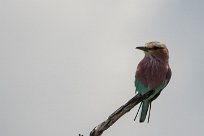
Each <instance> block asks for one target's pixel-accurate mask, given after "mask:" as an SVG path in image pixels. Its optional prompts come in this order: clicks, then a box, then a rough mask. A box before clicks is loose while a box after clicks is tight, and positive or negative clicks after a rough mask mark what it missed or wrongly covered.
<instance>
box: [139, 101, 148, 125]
mask: <svg viewBox="0 0 204 136" xmlns="http://www.w3.org/2000/svg"><path fill="white" fill-rule="evenodd" d="M149 105H150V102H149V101H148V100H144V101H143V102H142V111H141V114H140V122H144V121H145V118H146V116H147V111H148V108H149Z"/></svg>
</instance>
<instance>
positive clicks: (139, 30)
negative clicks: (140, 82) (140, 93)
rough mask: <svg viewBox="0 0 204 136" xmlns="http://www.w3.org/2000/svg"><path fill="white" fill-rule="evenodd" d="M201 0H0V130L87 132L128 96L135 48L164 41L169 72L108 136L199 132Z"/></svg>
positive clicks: (5, 134) (10, 135)
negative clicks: (146, 106) (142, 108)
mask: <svg viewBox="0 0 204 136" xmlns="http://www.w3.org/2000/svg"><path fill="white" fill-rule="evenodd" d="M203 7H204V1H203V0H197V1H192V0H191V1H190V0H154V1H153V0H143V1H141V0H124V1H122V0H56V1H54V0H0V19H1V21H0V93H1V94H0V135H1V136H77V135H78V134H79V133H81V134H84V136H88V135H89V133H90V131H91V130H92V129H93V128H94V127H95V126H96V125H98V124H100V123H101V122H102V121H104V120H106V119H107V117H108V116H109V115H110V114H111V113H112V112H114V111H115V110H116V109H117V108H119V107H120V106H121V105H123V104H124V103H126V102H127V101H128V100H129V99H130V98H132V97H133V96H134V95H135V93H134V90H135V87H134V75H135V71H136V66H137V64H138V63H139V61H140V60H141V59H142V58H143V57H144V54H143V53H142V52H141V51H139V50H135V47H136V46H141V45H143V44H144V43H145V42H148V41H160V42H163V43H165V44H166V45H167V47H168V48H169V52H170V66H171V69H172V73H173V75H172V79H171V81H170V83H169V85H168V86H167V87H166V88H165V89H164V90H163V92H162V94H161V95H160V97H159V98H158V99H157V100H155V101H154V102H153V104H152V110H151V118H150V123H149V124H147V123H143V124H141V123H139V121H138V120H137V121H136V122H134V121H133V119H134V116H135V114H136V111H137V108H138V106H137V107H135V108H134V109H133V110H131V111H130V112H129V113H127V114H125V115H124V116H123V117H122V118H121V119H119V120H118V121H117V122H116V123H115V124H114V125H113V126H112V127H110V128H109V129H108V130H107V131H105V132H104V134H103V136H132V135H139V136H150V135H151V136H164V135H165V136H192V135H195V136H203V135H204V132H203V127H204V116H203V115H204V108H203V103H204V99H203V97H204V90H203V89H202V84H203V83H204V53H203V51H204V44H203V40H204V38H203V36H204V27H203V24H204V14H203V13H204V8H203Z"/></svg>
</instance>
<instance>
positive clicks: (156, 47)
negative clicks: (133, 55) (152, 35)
mask: <svg viewBox="0 0 204 136" xmlns="http://www.w3.org/2000/svg"><path fill="white" fill-rule="evenodd" d="M158 49H163V48H162V47H159V46H153V47H152V48H151V50H158Z"/></svg>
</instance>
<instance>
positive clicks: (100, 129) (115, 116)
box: [90, 90, 153, 136]
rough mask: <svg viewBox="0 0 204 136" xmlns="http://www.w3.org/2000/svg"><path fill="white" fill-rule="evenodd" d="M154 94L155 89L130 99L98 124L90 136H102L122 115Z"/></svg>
mask: <svg viewBox="0 0 204 136" xmlns="http://www.w3.org/2000/svg"><path fill="white" fill-rule="evenodd" d="M152 94H153V90H151V91H149V92H147V93H146V94H145V95H143V96H142V95H140V94H137V95H135V96H134V97H133V98H132V99H130V100H129V101H128V102H127V103H126V104H124V105H122V106H121V107H120V108H119V109H117V110H116V111H115V112H113V113H112V114H111V115H110V116H109V117H108V119H107V120H105V121H104V122H102V123H101V124H99V125H98V126H96V127H95V128H94V129H93V130H92V131H91V133H90V136H101V135H102V133H103V132H104V131H105V130H107V129H108V128H109V127H110V126H112V125H113V124H114V123H115V122H116V121H117V120H118V119H119V118H120V117H122V116H123V115H124V114H125V113H127V112H129V111H130V110H131V109H132V108H133V107H135V106H136V105H137V104H138V103H140V102H141V101H143V100H144V99H146V98H148V97H149V96H150V95H152Z"/></svg>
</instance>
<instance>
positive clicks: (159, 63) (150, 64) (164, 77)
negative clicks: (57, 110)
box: [134, 41, 172, 123]
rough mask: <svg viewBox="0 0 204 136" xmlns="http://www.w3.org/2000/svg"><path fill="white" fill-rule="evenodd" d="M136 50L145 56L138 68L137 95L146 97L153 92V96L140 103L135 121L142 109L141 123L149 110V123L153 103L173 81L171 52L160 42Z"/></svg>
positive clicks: (136, 75)
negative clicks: (170, 62) (171, 80)
mask: <svg viewBox="0 0 204 136" xmlns="http://www.w3.org/2000/svg"><path fill="white" fill-rule="evenodd" d="M136 49H139V50H142V51H144V54H145V56H144V58H143V59H142V60H141V61H140V62H139V64H138V66H137V70H136V74H135V87H136V90H135V93H136V94H137V93H139V94H140V95H144V94H145V93H147V92H149V91H153V94H152V95H150V96H149V97H148V98H146V99H145V100H143V101H142V102H141V103H140V106H139V109H138V111H137V113H136V116H135V119H136V117H137V115H138V112H139V110H140V108H141V107H142V109H141V113H140V119H139V122H140V123H142V122H144V121H145V119H146V116H147V112H148V109H149V116H148V121H147V122H148V123H149V118H150V111H151V104H152V101H154V100H155V99H156V98H157V97H158V96H159V95H160V93H161V91H162V90H163V89H164V88H165V87H166V86H167V84H168V83H169V81H170V79H171V75H172V72H171V68H170V66H169V51H168V49H167V47H166V45H165V44H164V43H161V42H158V41H151V42H147V43H145V45H144V46H139V47H136ZM135 119H134V121H135Z"/></svg>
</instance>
